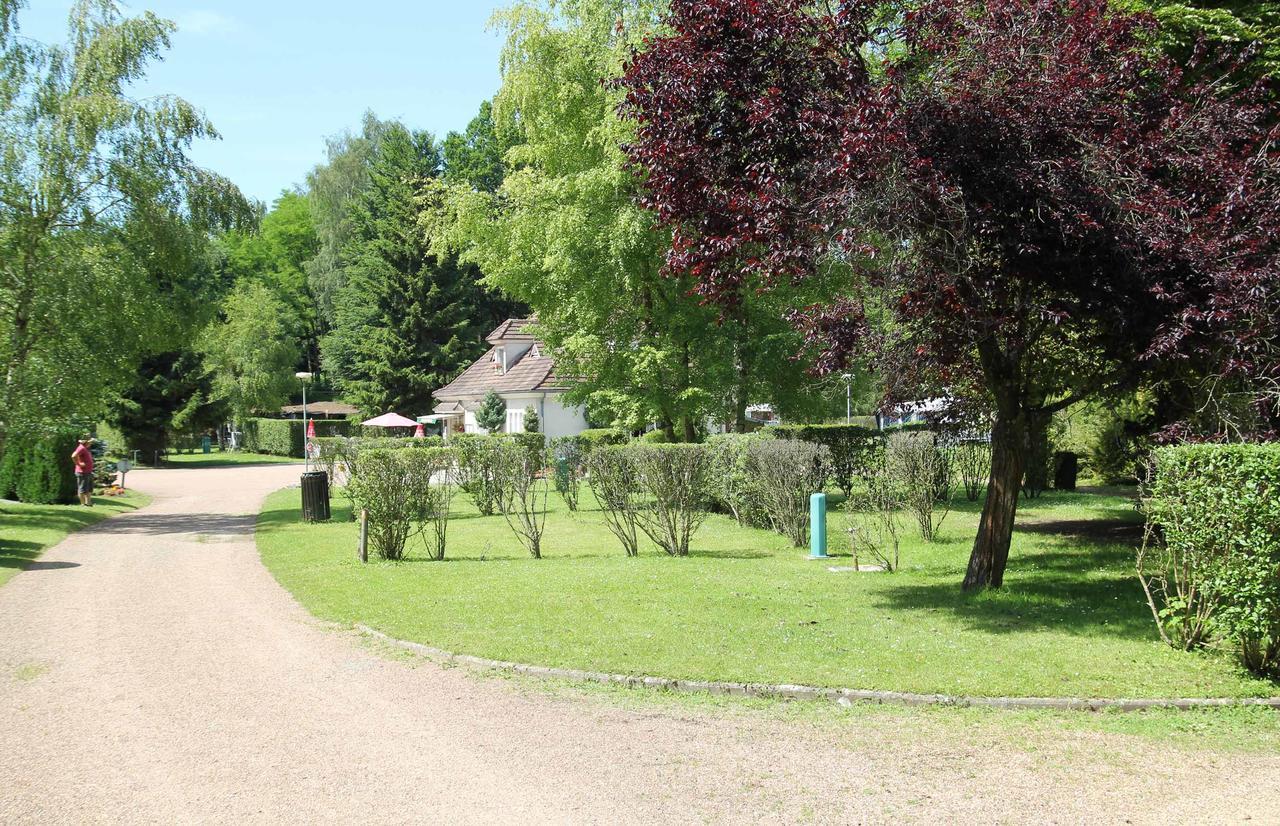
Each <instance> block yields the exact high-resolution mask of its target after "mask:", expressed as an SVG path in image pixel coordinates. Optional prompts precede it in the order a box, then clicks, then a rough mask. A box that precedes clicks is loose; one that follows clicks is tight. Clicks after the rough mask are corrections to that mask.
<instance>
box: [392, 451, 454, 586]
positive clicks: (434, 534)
mask: <svg viewBox="0 0 1280 826" xmlns="http://www.w3.org/2000/svg"><path fill="white" fill-rule="evenodd" d="M402 455H403V456H404V457H405V459H406V461H410V462H412V461H417V462H421V463H422V464H423V465H424V469H423V472H425V473H427V474H428V477H427V478H428V485H427V496H426V501H425V502H424V503H423V509H422V515H423V520H422V521H423V526H422V532H423V534H424V539H425V540H426V545H427V557H428V558H429V559H433V560H436V561H437V562H439V561H441V560H443V559H444V554H445V549H446V548H447V546H448V534H449V512H450V509H451V508H452V507H453V496H454V493H455V491H456V490H457V484H456V482H457V474H458V470H457V468H458V455H457V452H456V451H454V450H453V449H452V448H447V447H424V448H411V449H409V450H405V451H403V452H402Z"/></svg>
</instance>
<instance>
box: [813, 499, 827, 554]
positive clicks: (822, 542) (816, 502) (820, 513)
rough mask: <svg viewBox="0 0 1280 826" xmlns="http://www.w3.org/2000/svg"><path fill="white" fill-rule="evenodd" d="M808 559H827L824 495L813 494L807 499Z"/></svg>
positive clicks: (825, 500) (825, 501)
mask: <svg viewBox="0 0 1280 826" xmlns="http://www.w3.org/2000/svg"><path fill="white" fill-rule="evenodd" d="M809 558H810V559H828V558H829V557H828V556H827V495H826V494H825V493H815V494H814V495H812V496H810V497H809Z"/></svg>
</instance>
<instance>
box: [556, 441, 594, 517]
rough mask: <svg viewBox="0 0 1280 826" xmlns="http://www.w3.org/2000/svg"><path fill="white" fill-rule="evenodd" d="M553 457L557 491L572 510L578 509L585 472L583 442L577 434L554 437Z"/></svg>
mask: <svg viewBox="0 0 1280 826" xmlns="http://www.w3.org/2000/svg"><path fill="white" fill-rule="evenodd" d="M551 458H552V461H554V462H555V479H556V493H558V494H560V496H561V497H562V498H563V499H564V503H565V504H566V505H567V506H568V507H569V510H570V511H576V510H577V509H578V499H579V496H580V494H581V492H582V475H583V473H584V472H585V466H584V461H585V459H586V457H585V455H584V453H583V450H582V442H580V441H579V440H578V438H577V437H576V436H563V437H561V438H559V439H552V440H551Z"/></svg>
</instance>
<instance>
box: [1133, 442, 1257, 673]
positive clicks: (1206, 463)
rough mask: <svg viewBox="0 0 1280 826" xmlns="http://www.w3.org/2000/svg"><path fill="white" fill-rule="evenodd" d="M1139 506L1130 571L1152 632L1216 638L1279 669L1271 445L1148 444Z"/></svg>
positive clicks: (1251, 661) (1172, 638)
mask: <svg viewBox="0 0 1280 826" xmlns="http://www.w3.org/2000/svg"><path fill="white" fill-rule="evenodd" d="M1142 506H1143V510H1144V511H1145V513H1146V516H1147V524H1148V531H1147V540H1146V541H1145V542H1144V543H1143V546H1142V548H1141V550H1140V551H1139V552H1138V559H1137V567H1138V576H1139V578H1140V579H1141V581H1142V587H1143V589H1144V591H1145V592H1146V595H1147V602H1148V604H1149V605H1150V607H1151V612H1152V616H1153V617H1154V618H1155V620H1156V624H1157V627H1158V629H1159V631H1160V636H1161V638H1162V639H1163V640H1164V641H1165V642H1166V643H1168V644H1170V645H1172V646H1174V647H1176V648H1181V649H1192V648H1197V647H1200V646H1203V645H1205V644H1206V643H1208V642H1209V641H1210V640H1211V639H1213V638H1215V637H1216V638H1221V639H1223V640H1227V641H1230V642H1231V643H1232V644H1234V645H1235V646H1236V647H1237V648H1238V650H1239V652H1240V656H1241V659H1242V660H1243V661H1244V664H1245V667H1246V668H1248V669H1249V670H1250V671H1253V672H1255V673H1257V674H1272V675H1275V674H1278V673H1280V445H1186V446H1180V447H1168V448H1161V449H1158V450H1156V451H1155V453H1154V458H1153V469H1152V473H1151V476H1150V480H1149V481H1148V482H1147V484H1146V485H1145V487H1144V489H1143V491H1142Z"/></svg>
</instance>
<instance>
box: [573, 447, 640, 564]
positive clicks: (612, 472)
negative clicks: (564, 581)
mask: <svg viewBox="0 0 1280 826" xmlns="http://www.w3.org/2000/svg"><path fill="white" fill-rule="evenodd" d="M586 468H587V475H588V479H589V482H590V486H591V491H592V492H593V493H594V494H595V496H596V501H598V502H599V503H600V511H601V512H602V513H603V514H604V520H605V524H607V525H608V526H609V530H611V531H613V535H614V536H616V537H618V541H619V542H621V543H622V549H623V551H625V552H626V554H627V556H639V555H640V538H639V533H638V527H639V513H640V495H639V494H640V490H639V484H638V483H637V481H636V469H635V463H634V462H633V461H631V456H630V454H629V453H627V451H626V450H625V449H624V448H621V447H615V446H611V445H601V446H598V447H595V448H593V449H592V450H590V451H588V453H587V456H586Z"/></svg>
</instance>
